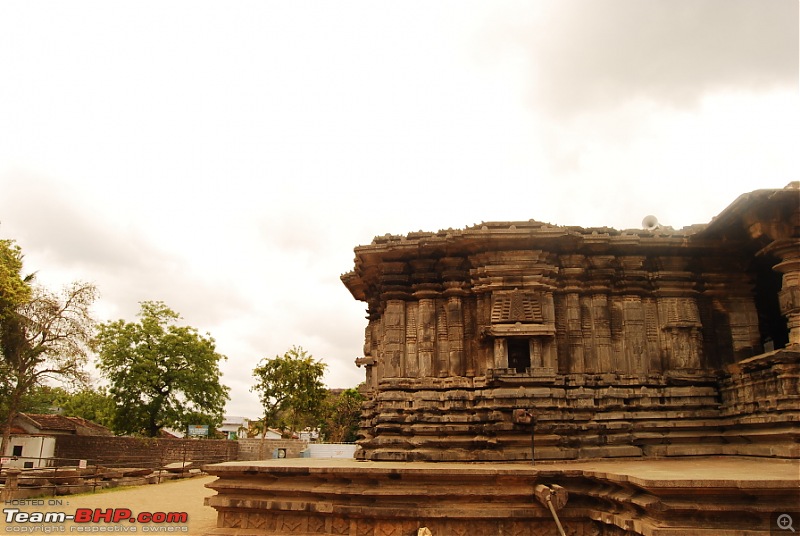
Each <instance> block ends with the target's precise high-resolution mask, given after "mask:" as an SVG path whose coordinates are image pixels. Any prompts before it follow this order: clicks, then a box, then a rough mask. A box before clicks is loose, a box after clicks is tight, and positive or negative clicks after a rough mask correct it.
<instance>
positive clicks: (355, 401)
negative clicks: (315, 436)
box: [320, 389, 365, 443]
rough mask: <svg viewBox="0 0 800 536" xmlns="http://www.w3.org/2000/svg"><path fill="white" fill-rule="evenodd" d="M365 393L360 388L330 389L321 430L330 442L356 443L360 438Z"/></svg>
mask: <svg viewBox="0 0 800 536" xmlns="http://www.w3.org/2000/svg"><path fill="white" fill-rule="evenodd" d="M364 400H365V398H364V395H362V394H361V393H359V392H358V389H345V390H343V391H340V392H337V391H333V390H332V391H330V392H329V394H328V397H327V398H326V400H325V414H324V417H323V420H322V423H321V424H320V431H321V432H322V435H323V436H324V437H325V440H326V441H328V442H330V443H354V442H355V441H356V440H357V439H358V428H359V424H360V421H361V404H362V402H364Z"/></svg>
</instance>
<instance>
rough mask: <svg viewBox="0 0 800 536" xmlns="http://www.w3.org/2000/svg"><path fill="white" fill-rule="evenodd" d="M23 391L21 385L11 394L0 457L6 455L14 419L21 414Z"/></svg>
mask: <svg viewBox="0 0 800 536" xmlns="http://www.w3.org/2000/svg"><path fill="white" fill-rule="evenodd" d="M22 391H23V390H22V389H21V388H20V386H19V384H17V386H16V387H14V392H13V393H12V394H11V402H10V403H9V405H8V415H7V416H6V422H5V423H3V439H2V440H0V456H5V455H6V446H7V445H8V444H9V443H10V442H11V426H12V424H13V423H14V419H16V418H17V415H18V414H19V402H20V400H21V399H22Z"/></svg>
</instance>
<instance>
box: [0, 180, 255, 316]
mask: <svg viewBox="0 0 800 536" xmlns="http://www.w3.org/2000/svg"><path fill="white" fill-rule="evenodd" d="M13 178H14V179H15V180H13V181H12V180H11V179H12V177H11V176H7V177H0V179H1V181H0V182H2V183H3V192H4V194H6V195H4V196H3V197H2V198H0V223H2V224H3V229H2V236H3V237H8V238H14V239H16V240H17V241H18V242H19V243H20V245H21V246H22V248H23V252H28V253H34V252H35V253H37V254H38V256H41V257H43V258H46V260H47V266H30V267H27V268H29V269H31V270H39V271H42V270H48V269H50V270H67V271H69V272H71V273H77V274H79V275H77V276H75V277H77V278H79V279H83V280H87V281H92V282H94V283H95V284H96V285H97V286H98V290H99V291H100V295H101V299H103V300H104V301H106V302H108V303H110V304H113V305H115V306H117V307H118V310H117V311H116V312H117V314H118V315H120V316H122V317H124V318H125V319H127V320H132V319H133V317H134V316H135V314H136V313H137V312H138V310H139V305H138V304H139V302H140V301H145V300H161V301H164V302H165V303H167V305H168V306H169V307H171V308H172V309H174V310H175V311H177V312H178V313H180V314H181V315H182V316H184V317H185V318H186V321H187V322H188V323H190V324H192V325H195V327H197V328H198V329H200V330H201V331H206V328H205V327H204V326H210V325H212V324H214V323H216V322H218V321H220V320H221V319H224V318H225V317H226V315H228V314H232V311H234V310H241V309H242V308H245V307H247V302H246V300H245V299H244V298H243V297H242V296H241V295H240V293H239V292H238V291H237V290H236V289H235V286H234V284H233V282H232V281H203V280H200V279H199V278H198V277H197V276H193V275H192V273H191V268H192V267H191V266H188V265H187V261H185V260H183V259H181V258H179V257H177V256H175V255H173V254H171V253H170V252H168V251H163V250H161V249H159V248H157V247H155V246H153V245H151V244H148V243H147V241H146V240H145V238H144V237H142V236H140V235H139V234H138V233H137V232H135V231H132V230H130V229H125V228H122V227H115V226H114V225H113V224H111V223H109V221H108V218H107V217H106V216H105V215H104V213H103V212H102V211H100V210H97V211H94V210H92V207H91V206H89V205H88V204H87V200H86V199H80V198H79V196H78V194H77V193H75V192H72V191H70V190H69V189H68V188H66V187H65V186H62V185H60V184H59V183H57V182H54V181H50V180H48V179H46V178H43V177H38V176H33V175H26V174H24V173H15V174H14V177H13ZM87 206H89V208H86V207H87ZM12 233H13V234H12Z"/></svg>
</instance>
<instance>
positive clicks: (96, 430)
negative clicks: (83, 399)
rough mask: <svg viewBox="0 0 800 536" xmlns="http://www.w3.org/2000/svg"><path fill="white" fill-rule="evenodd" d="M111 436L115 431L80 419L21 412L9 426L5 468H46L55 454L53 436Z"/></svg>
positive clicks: (54, 438) (54, 439)
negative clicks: (9, 435)
mask: <svg viewBox="0 0 800 536" xmlns="http://www.w3.org/2000/svg"><path fill="white" fill-rule="evenodd" d="M64 435H80V436H113V435H114V432H112V431H111V430H109V429H108V428H106V427H105V426H102V425H100V424H97V423H95V422H92V421H89V420H86V419H82V418H81V417H66V416H64V415H50V414H36V413H20V414H19V415H17V417H16V418H15V419H14V422H13V423H12V426H11V440H10V441H9V442H8V444H7V445H6V448H5V453H4V454H3V457H4V458H5V459H4V460H3V466H4V467H21V468H34V467H46V466H47V465H48V463H49V460H50V458H52V457H53V455H54V453H55V446H56V436H64Z"/></svg>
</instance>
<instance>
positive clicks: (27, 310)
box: [0, 257, 97, 452]
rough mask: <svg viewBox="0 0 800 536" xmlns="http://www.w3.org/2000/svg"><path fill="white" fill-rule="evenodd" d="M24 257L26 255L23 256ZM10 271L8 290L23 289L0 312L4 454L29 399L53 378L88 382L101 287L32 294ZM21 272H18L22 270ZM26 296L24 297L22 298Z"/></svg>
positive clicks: (37, 289)
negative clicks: (15, 281) (94, 309)
mask: <svg viewBox="0 0 800 536" xmlns="http://www.w3.org/2000/svg"><path fill="white" fill-rule="evenodd" d="M18 258H21V257H18ZM8 273H9V271H8V270H6V271H5V273H4V276H3V277H6V281H5V283H3V286H4V288H12V289H15V290H12V292H18V293H17V294H15V295H14V296H13V297H11V298H9V297H5V298H4V299H3V300H2V301H3V304H2V312H0V347H1V348H2V352H3V355H2V357H3V360H2V367H0V381H2V387H0V392H2V394H3V400H2V412H3V417H4V419H3V439H2V443H0V452H4V450H2V449H4V448H5V445H6V444H8V440H9V437H10V435H11V424H12V422H13V421H14V418H15V417H16V416H17V413H18V412H19V408H20V404H21V403H22V401H23V399H24V397H25V396H26V395H27V394H29V393H30V392H31V390H32V389H34V388H35V387H36V386H38V385H42V384H43V383H44V382H46V381H47V380H56V381H67V382H75V383H81V382H84V381H85V380H86V372H85V370H84V365H85V364H86V362H87V360H88V356H89V353H90V347H89V343H90V341H91V339H92V335H93V332H94V320H93V319H92V316H91V312H90V308H91V306H92V304H93V303H94V301H95V299H96V298H97V290H96V288H95V287H94V285H91V284H89V283H80V282H77V283H73V284H72V285H70V286H68V287H66V288H65V289H64V290H63V291H62V292H61V293H60V294H55V293H52V292H50V291H48V290H47V289H45V288H43V287H40V286H34V285H30V279H29V278H28V279H26V280H23V282H24V283H25V284H28V285H29V292H25V291H24V289H22V290H21V287H20V286H19V285H15V284H13V283H11V284H8V283H9V279H13V277H11V278H8ZM17 273H18V272H17ZM20 300H22V301H20Z"/></svg>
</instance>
